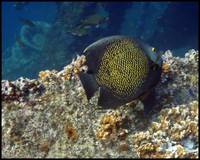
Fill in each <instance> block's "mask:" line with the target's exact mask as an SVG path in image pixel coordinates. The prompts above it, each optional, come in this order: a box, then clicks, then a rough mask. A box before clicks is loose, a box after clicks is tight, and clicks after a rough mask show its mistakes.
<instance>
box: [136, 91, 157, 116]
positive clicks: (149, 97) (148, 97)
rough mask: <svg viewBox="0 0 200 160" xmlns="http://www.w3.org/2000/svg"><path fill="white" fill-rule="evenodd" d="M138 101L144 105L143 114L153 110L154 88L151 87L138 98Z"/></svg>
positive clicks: (154, 102)
mask: <svg viewBox="0 0 200 160" xmlns="http://www.w3.org/2000/svg"><path fill="white" fill-rule="evenodd" d="M139 99H140V101H141V102H142V103H143V105H144V114H145V115H147V114H148V113H150V112H151V111H152V110H153V107H154V106H155V105H156V98H155V89H151V90H150V91H148V92H147V93H145V94H144V95H142V96H141V97H140V98H139Z"/></svg>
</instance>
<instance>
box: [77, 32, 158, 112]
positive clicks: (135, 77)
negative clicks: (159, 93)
mask: <svg viewBox="0 0 200 160" xmlns="http://www.w3.org/2000/svg"><path fill="white" fill-rule="evenodd" d="M83 54H85V55H86V65H87V66H88V71H87V73H83V72H82V73H80V75H79V77H80V80H81V82H82V85H83V87H84V89H85V92H86V95H87V98H88V100H89V99H90V98H91V97H92V96H93V95H94V93H95V92H96V91H97V90H98V89H99V87H100V96H99V99H98V105H100V106H102V107H104V108H113V107H118V106H120V105H124V104H126V103H128V102H131V101H132V100H135V99H139V100H141V101H142V102H143V104H144V109H145V112H146V113H147V112H148V111H150V110H151V108H152V107H153V106H154V104H155V96H154V86H155V85H156V84H157V83H158V82H159V80H160V75H161V65H162V59H161V57H158V56H159V55H158V54H157V53H155V50H154V48H152V47H150V46H147V45H146V44H144V43H142V42H140V41H138V40H135V39H133V38H130V37H126V36H110V37H106V38H103V39H100V40H98V41H96V42H94V43H93V44H91V45H90V46H88V47H87V48H86V49H85V50H84V51H83Z"/></svg>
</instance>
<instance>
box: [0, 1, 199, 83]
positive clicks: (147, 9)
mask: <svg viewBox="0 0 200 160" xmlns="http://www.w3.org/2000/svg"><path fill="white" fill-rule="evenodd" d="M15 5H16V2H2V55H3V56H2V57H3V60H2V62H3V63H2V64H3V65H2V69H3V70H2V76H3V79H10V80H13V79H16V78H17V77H20V76H25V77H28V78H36V77H37V75H38V72H39V71H40V70H42V69H57V70H60V69H62V68H63V67H64V65H66V62H69V61H70V60H71V59H72V58H73V57H74V55H76V54H77V53H81V51H82V50H83V49H84V48H85V47H86V46H87V45H89V44H90V43H92V42H93V41H95V40H97V39H99V38H101V37H105V36H109V35H113V34H124V35H129V36H133V37H136V38H139V39H141V40H143V41H145V42H146V43H148V44H150V45H152V46H155V47H156V48H158V49H159V50H163V51H165V50H167V49H170V50H172V51H173V52H174V54H175V55H177V56H184V53H185V52H186V51H187V50H188V49H192V48H194V49H198V32H199V21H198V19H199V17H198V11H199V8H198V3H197V2H125V3H122V2H120V3H116V2H111V3H106V2H104V3H103V2H102V3H95V2H88V3H85V4H84V7H82V6H83V5H82V6H81V5H80V3H79V2H74V3H73V2H66V3H58V2H30V3H27V4H25V5H20V4H17V7H14V6H15ZM81 7H82V10H81ZM104 13H106V15H107V16H108V17H109V20H108V21H107V22H106V23H105V24H103V25H100V27H94V26H92V27H91V28H92V29H91V30H90V31H89V32H88V33H87V34H86V35H84V36H75V35H73V34H72V33H71V31H69V29H68V28H69V27H70V26H72V28H75V27H76V26H77V25H78V24H79V23H80V21H81V19H84V18H85V17H87V16H89V15H93V14H98V15H103V14H104ZM20 18H25V19H27V20H30V21H33V22H34V21H41V22H45V23H48V25H50V26H52V27H53V29H52V28H51V29H50V30H49V31H48V38H46V39H47V40H48V42H47V43H46V44H47V45H45V47H43V48H44V49H41V50H39V51H36V50H35V49H34V48H30V47H25V49H23V44H20V42H19V41H18V43H19V44H20V45H21V47H22V49H21V50H16V45H15V44H16V42H17V38H16V37H19V36H20V32H21V30H22V27H23V26H24V25H25V24H23V23H22V22H21V21H20ZM36 32H37V31H34V33H32V34H33V35H32V36H35V35H36ZM28 36H29V37H28ZM28 36H27V37H26V38H29V39H30V38H31V37H30V36H31V35H30V34H29V35H28ZM45 37H46V36H45ZM42 38H44V37H42ZM42 38H41V39H38V40H39V41H40V40H41V43H43V39H42ZM48 45H49V46H48ZM13 49H15V52H14V53H13V52H11V50H13ZM22 51H23V52H22ZM40 56H41V58H40ZM42 56H43V57H42ZM44 57H46V58H44ZM41 59H42V60H41Z"/></svg>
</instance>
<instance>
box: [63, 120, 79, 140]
mask: <svg viewBox="0 0 200 160" xmlns="http://www.w3.org/2000/svg"><path fill="white" fill-rule="evenodd" d="M64 131H65V133H66V135H67V137H68V139H70V140H71V141H73V142H76V141H77V139H78V133H77V130H76V129H75V128H74V127H73V126H72V124H71V123H68V122H66V123H65V125H64Z"/></svg>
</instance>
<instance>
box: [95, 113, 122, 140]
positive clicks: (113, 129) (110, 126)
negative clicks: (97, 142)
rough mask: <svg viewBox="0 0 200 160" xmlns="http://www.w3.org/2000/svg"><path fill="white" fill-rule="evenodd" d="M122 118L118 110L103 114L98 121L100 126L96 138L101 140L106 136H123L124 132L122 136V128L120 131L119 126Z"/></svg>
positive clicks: (106, 137)
mask: <svg viewBox="0 0 200 160" xmlns="http://www.w3.org/2000/svg"><path fill="white" fill-rule="evenodd" d="M122 120H123V119H122V117H121V115H120V113H119V112H118V111H117V112H111V113H108V114H106V115H104V116H103V117H102V119H101V121H100V128H99V129H98V130H97V132H96V138H97V139H101V140H106V139H108V138H115V137H117V136H118V137H123V136H124V134H123V136H122V132H123V130H122V131H121V132H120V126H121V124H122ZM118 132H119V134H118ZM123 138H124V137H123ZM123 138H122V139H123Z"/></svg>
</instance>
